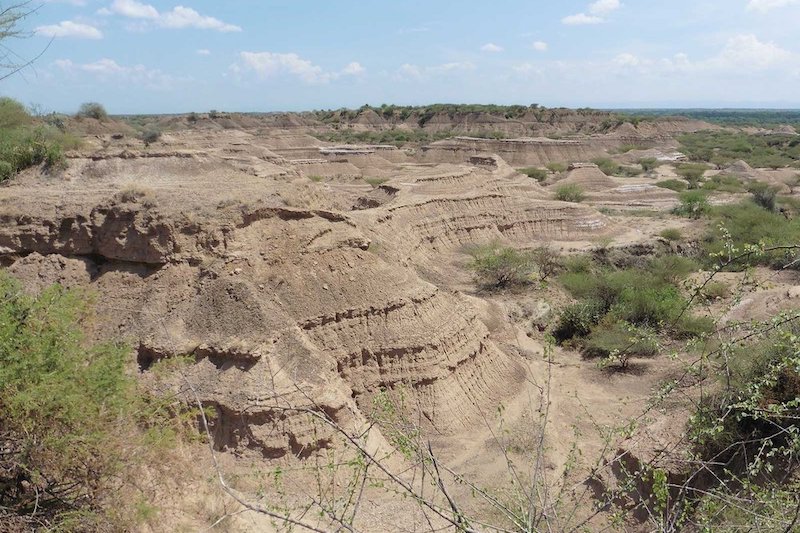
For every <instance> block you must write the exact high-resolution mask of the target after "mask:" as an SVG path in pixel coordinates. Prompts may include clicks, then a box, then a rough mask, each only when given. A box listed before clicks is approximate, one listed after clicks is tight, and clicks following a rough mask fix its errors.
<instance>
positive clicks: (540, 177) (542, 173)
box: [518, 167, 550, 182]
mask: <svg viewBox="0 0 800 533" xmlns="http://www.w3.org/2000/svg"><path fill="white" fill-rule="evenodd" d="M518 170H519V172H521V173H523V174H525V175H526V176H528V177H529V178H533V179H535V180H536V181H538V182H542V181H544V180H546V179H547V177H548V176H549V175H550V173H549V172H548V171H547V169H544V168H536V167H527V168H520V169H518Z"/></svg>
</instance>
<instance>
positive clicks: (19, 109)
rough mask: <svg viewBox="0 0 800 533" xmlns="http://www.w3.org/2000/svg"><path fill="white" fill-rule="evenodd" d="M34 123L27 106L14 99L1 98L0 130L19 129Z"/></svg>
mask: <svg viewBox="0 0 800 533" xmlns="http://www.w3.org/2000/svg"><path fill="white" fill-rule="evenodd" d="M32 121H33V119H32V118H31V115H30V113H28V110H27V109H25V106H24V105H22V104H21V103H19V102H17V101H16V100H14V99H13V98H8V97H6V96H3V97H0V129H10V128H18V127H20V126H26V125H28V124H30V123H31V122H32Z"/></svg>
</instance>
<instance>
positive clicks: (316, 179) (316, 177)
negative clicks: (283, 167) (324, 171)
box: [308, 174, 325, 183]
mask: <svg viewBox="0 0 800 533" xmlns="http://www.w3.org/2000/svg"><path fill="white" fill-rule="evenodd" d="M308 179H310V180H311V181H313V182H314V183H319V182H321V181H323V180H324V179H325V178H324V177H323V176H320V175H319V174H311V175H309V176H308Z"/></svg>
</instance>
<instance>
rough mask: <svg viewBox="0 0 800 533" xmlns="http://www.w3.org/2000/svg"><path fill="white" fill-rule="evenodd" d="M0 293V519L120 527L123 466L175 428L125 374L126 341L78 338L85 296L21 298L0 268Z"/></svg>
mask: <svg viewBox="0 0 800 533" xmlns="http://www.w3.org/2000/svg"><path fill="white" fill-rule="evenodd" d="M0 296H2V298H0V427H2V432H1V433H0V439H1V440H2V450H3V453H2V455H0V521H4V520H7V519H9V517H11V516H16V517H19V518H20V519H21V520H28V519H31V522H30V525H31V526H32V525H33V524H38V525H39V526H40V527H41V526H45V527H47V528H48V529H54V530H61V529H69V530H74V531H86V530H93V529H94V528H96V527H99V526H103V527H106V526H113V527H114V528H115V529H116V528H120V529H127V528H128V527H129V526H130V525H132V524H131V523H130V522H129V520H131V519H132V517H131V516H130V515H129V513H128V512H127V511H126V509H125V508H124V506H123V505H119V504H121V503H122V502H123V500H124V499H125V498H126V497H128V496H130V495H131V494H133V493H135V490H136V489H135V488H134V487H135V483H133V479H132V478H131V475H132V471H131V470H130V468H138V467H141V466H144V463H138V461H143V460H144V457H146V453H147V450H148V449H149V448H150V444H149V443H156V442H161V443H166V442H167V441H168V440H169V439H174V437H175V431H174V428H175V427H177V426H174V425H173V423H172V422H170V421H169V420H170V415H169V413H168V411H166V410H163V407H164V406H163V405H162V404H161V403H160V402H156V401H154V399H153V398H150V397H149V396H148V395H146V394H144V393H143V392H142V391H140V390H139V388H138V386H137V384H136V382H135V381H134V379H133V378H132V377H130V376H129V375H128V374H127V373H126V372H125V360H126V354H127V349H126V348H125V347H123V346H120V345H115V344H108V343H107V344H94V345H89V344H87V343H86V342H85V340H84V338H83V335H82V330H81V321H82V320H83V319H84V317H86V315H87V313H88V309H87V307H86V302H87V299H86V297H85V296H86V295H84V294H81V293H78V292H75V291H67V290H65V289H63V288H61V287H59V286H53V287H50V288H49V289H47V290H45V291H44V292H42V293H41V294H40V295H39V296H37V297H29V296H26V295H25V293H24V292H23V291H22V290H21V287H20V286H19V285H18V284H17V283H16V282H15V281H13V280H12V279H10V278H9V277H8V276H7V275H5V274H3V273H0ZM131 491H133V492H131ZM4 517H5V518H4Z"/></svg>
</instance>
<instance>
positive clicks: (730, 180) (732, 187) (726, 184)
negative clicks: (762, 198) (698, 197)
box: [703, 174, 745, 193]
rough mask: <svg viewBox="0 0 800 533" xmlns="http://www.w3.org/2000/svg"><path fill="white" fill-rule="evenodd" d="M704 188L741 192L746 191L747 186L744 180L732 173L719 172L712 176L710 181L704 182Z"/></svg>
mask: <svg viewBox="0 0 800 533" xmlns="http://www.w3.org/2000/svg"><path fill="white" fill-rule="evenodd" d="M703 189H705V190H707V191H719V192H731V193H739V192H744V191H745V188H744V187H743V186H742V182H741V181H740V180H739V178H737V177H736V176H732V175H730V174H717V175H716V176H712V177H711V178H710V179H708V181H706V182H705V183H703Z"/></svg>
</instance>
